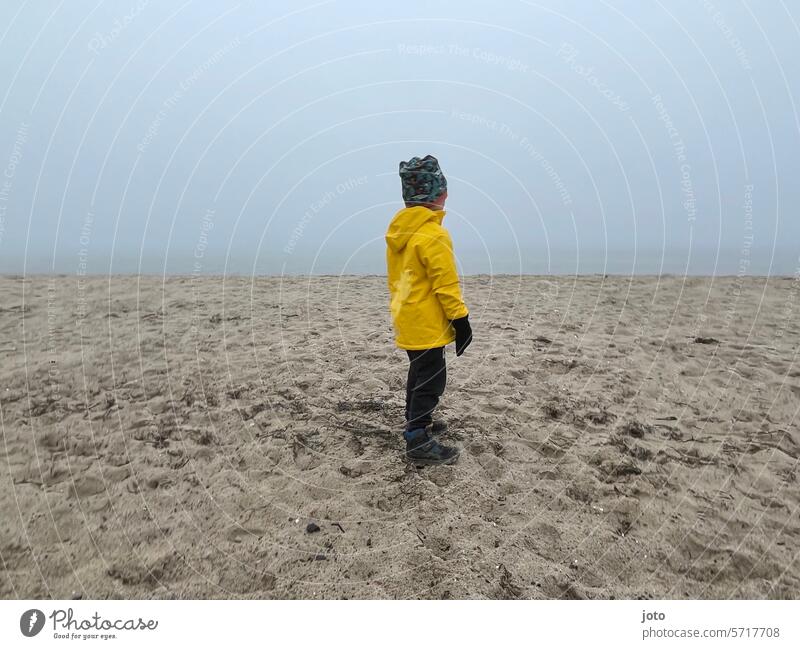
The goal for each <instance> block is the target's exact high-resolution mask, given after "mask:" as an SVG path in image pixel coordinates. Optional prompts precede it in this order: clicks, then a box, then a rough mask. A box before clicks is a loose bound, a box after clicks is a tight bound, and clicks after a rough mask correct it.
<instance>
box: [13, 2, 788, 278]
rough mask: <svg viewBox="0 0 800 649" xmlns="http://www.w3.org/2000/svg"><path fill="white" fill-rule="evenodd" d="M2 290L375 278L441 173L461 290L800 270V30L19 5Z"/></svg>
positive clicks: (257, 6) (748, 8) (708, 8)
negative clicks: (104, 282) (414, 206)
mask: <svg viewBox="0 0 800 649" xmlns="http://www.w3.org/2000/svg"><path fill="white" fill-rule="evenodd" d="M4 8H5V12H4V14H5V16H6V18H7V20H6V21H5V23H4V25H3V26H2V27H0V53H2V55H1V56H0V75H1V76H0V78H2V79H3V84H2V88H0V90H2V93H0V167H1V169H0V174H1V175H0V272H2V273H18V274H22V273H42V272H58V273H67V274H75V273H78V272H88V273H101V274H106V273H109V272H111V273H128V272H144V273H203V274H204V273H222V272H227V273H243V274H250V273H269V274H274V273H324V274H338V273H370V274H372V273H377V274H383V273H384V272H385V266H384V254H385V244H384V241H383V235H384V232H385V230H386V226H387V223H388V221H389V220H390V219H391V217H392V215H393V214H394V212H395V211H396V210H397V209H399V208H400V207H402V203H401V201H400V189H399V187H400V184H399V180H398V176H397V165H398V162H399V161H400V160H407V159H409V158H410V157H412V156H414V155H419V156H422V155H425V154H429V153H430V154H433V155H435V156H437V157H438V158H439V160H440V162H441V164H442V167H443V170H444V172H445V174H446V176H447V178H448V183H449V200H448V203H447V211H448V212H447V216H446V218H445V222H444V223H445V225H446V226H447V227H448V228H449V230H450V232H451V234H452V238H453V241H454V245H455V247H456V252H457V256H458V261H459V265H460V270H461V271H462V272H464V273H487V272H494V273H517V272H525V273H546V272H550V273H602V272H609V273H659V272H662V273H677V274H681V273H691V274H711V273H717V274H734V275H735V274H745V275H750V274H783V275H792V274H794V273H796V272H798V267H800V262H798V255H800V218H798V213H797V206H798V204H799V199H800V181H798V171H800V169H799V168H798V167H799V166H800V165H798V159H799V158H800V153H798V152H799V151H800V119H799V118H798V104H800V93H799V91H800V84H799V83H798V80H799V79H800V75H799V71H798V66H800V60H798V59H799V57H798V56H797V52H798V50H800V48H798V44H800V28H799V27H798V25H799V24H800V7H799V6H798V5H797V3H786V2H781V1H780V0H778V1H776V2H761V3H757V2H752V1H750V0H749V1H748V2H741V1H731V2H722V1H721V0H716V1H715V2H707V1H703V0H677V1H672V2H657V1H654V2H649V1H645V2H640V1H637V2H634V1H632V0H630V1H620V0H615V1H610V2H575V1H573V2H560V1H559V2H556V1H555V0H547V1H544V0H542V1H541V2H521V1H510V2H494V3H488V2H484V1H481V2H464V1H461V0H459V1H456V0H453V1H450V2H423V1H419V2H417V1H414V2H392V3H382V2H375V3H366V2H348V1H341V2H339V1H336V2H320V3H313V2H309V3H300V4H297V5H294V4H291V3H272V2H269V3H268V2H263V3H262V2H254V1H251V2H240V3H224V2H200V1H198V0H195V1H190V2H185V3H181V2H174V3H173V2H155V1H153V0H151V1H150V2H147V1H145V0H128V1H117V0H106V1H102V2H54V1H46V0H42V1H37V2H35V1H31V2H17V1H16V0H11V1H10V2H9V0H6V2H5V3H4Z"/></svg>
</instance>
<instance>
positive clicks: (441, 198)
mask: <svg viewBox="0 0 800 649" xmlns="http://www.w3.org/2000/svg"><path fill="white" fill-rule="evenodd" d="M446 200H447V190H445V191H444V192H443V193H442V195H441V196H439V197H438V198H437V199H436V200H435V201H433V203H432V205H435V206H436V208H437V209H440V210H441V209H443V208H444V202H445V201H446Z"/></svg>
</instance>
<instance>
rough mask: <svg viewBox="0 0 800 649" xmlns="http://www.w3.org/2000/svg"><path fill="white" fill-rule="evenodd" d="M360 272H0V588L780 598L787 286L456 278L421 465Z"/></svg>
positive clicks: (375, 295)
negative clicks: (458, 345)
mask: <svg viewBox="0 0 800 649" xmlns="http://www.w3.org/2000/svg"><path fill="white" fill-rule="evenodd" d="M385 282H386V280H385V278H383V277H377V276H371V277H341V278H339V277H311V278H308V277H298V278H278V277H274V278H272V277H257V278H249V277H226V278H222V277H170V278H166V279H163V278H161V277H158V276H145V277H137V276H119V277H117V276H114V277H111V278H108V277H96V278H95V277H93V278H85V277H81V278H79V277H75V276H71V277H70V276H59V277H47V276H39V277H31V278H26V279H23V278H20V277H0V426H1V427H2V434H3V443H2V446H0V486H1V487H2V489H0V558H2V564H0V596H1V597H3V598H70V597H73V596H75V597H77V596H81V597H83V598H171V597H177V598H240V597H241V598H504V599H506V598H534V599H536V598H571V599H578V598H628V599H635V598H644V599H649V598H723V599H724V598H759V599H761V598H796V597H798V596H799V595H800V558H798V549H797V548H798V547H800V519H798V506H799V505H800V483H798V478H797V473H798V458H799V457H800V431H799V430H798V423H797V414H798V405H799V404H800V398H799V397H800V368H799V367H798V364H797V352H798V340H799V338H798V336H799V335H800V324H798V312H799V311H800V282H798V281H797V280H796V279H794V278H769V279H766V278H750V277H744V278H736V277H729V278H715V279H713V280H712V279H711V278H684V277H662V278H660V279H659V278H655V277H636V278H628V277H603V276H587V277H577V278H573V277H560V278H555V277H532V276H528V277H513V276H503V277H487V276H476V277H467V278H465V280H464V295H465V299H466V302H467V304H468V305H469V306H470V309H471V316H470V318H471V320H472V322H473V328H474V331H475V342H474V343H473V345H472V346H471V347H470V348H469V350H468V351H467V353H466V354H465V355H464V356H462V357H460V358H456V357H455V354H454V353H453V352H452V350H448V352H447V359H448V388H447V392H446V393H445V396H444V399H443V402H442V405H441V408H440V415H441V416H443V417H444V418H445V419H446V420H447V422H448V425H449V431H448V432H447V433H446V434H445V435H444V437H443V439H445V440H447V441H449V442H453V443H456V444H457V445H459V446H460V447H461V448H462V454H461V458H460V461H459V463H458V464H457V465H455V466H450V467H436V468H426V469H419V470H417V469H415V468H412V467H409V466H408V465H407V464H406V463H405V462H404V461H403V459H402V456H401V451H402V449H403V444H402V439H401V433H400V431H401V430H402V426H403V423H404V422H403V399H404V392H403V386H404V381H405V372H406V370H407V361H406V358H405V354H404V353H403V352H401V351H399V350H397V349H395V348H394V345H393V338H392V331H391V325H390V321H389V314H388V309H387V290H386V285H385ZM310 523H313V524H314V525H316V526H318V527H319V530H318V531H313V532H309V531H308V529H307V528H308V525H309V524H310ZM310 529H312V530H313V529H314V528H313V526H312V527H311V528H310Z"/></svg>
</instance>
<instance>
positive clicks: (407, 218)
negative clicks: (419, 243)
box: [386, 205, 445, 252]
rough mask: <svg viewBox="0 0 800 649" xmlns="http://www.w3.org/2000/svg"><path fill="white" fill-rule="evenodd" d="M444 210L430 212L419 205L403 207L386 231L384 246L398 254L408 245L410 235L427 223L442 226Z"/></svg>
mask: <svg viewBox="0 0 800 649" xmlns="http://www.w3.org/2000/svg"><path fill="white" fill-rule="evenodd" d="M444 215H445V211H444V210H431V209H428V208H427V207H423V206H421V205H415V206H414V207H404V208H403V209H402V210H400V211H399V212H398V213H397V214H395V215H394V218H393V219H392V222H391V223H390V224H389V229H388V230H387V231H386V245H387V246H389V248H391V249H392V250H393V251H394V252H400V251H402V250H403V248H405V247H406V244H408V241H409V239H411V237H412V235H413V234H414V233H415V232H416V231H417V230H419V229H420V228H421V227H422V226H423V225H425V224H426V223H428V222H429V221H433V222H434V223H436V224H437V225H441V224H442V219H443V218H444Z"/></svg>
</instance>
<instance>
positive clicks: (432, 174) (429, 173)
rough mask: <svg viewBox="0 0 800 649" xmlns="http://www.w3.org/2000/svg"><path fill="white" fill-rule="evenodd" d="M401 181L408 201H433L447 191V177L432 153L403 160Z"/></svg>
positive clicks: (405, 198)
mask: <svg viewBox="0 0 800 649" xmlns="http://www.w3.org/2000/svg"><path fill="white" fill-rule="evenodd" d="M400 182H401V183H402V185H403V200H404V201H405V202H406V203H432V202H433V201H435V200H436V199H437V198H439V196H441V195H442V194H444V193H445V192H446V191H447V178H445V177H444V174H443V173H442V170H441V168H440V167H439V161H438V160H437V159H436V158H434V157H433V156H432V155H426V156H425V157H424V158H417V157H414V158H411V160H409V161H408V162H401V163H400Z"/></svg>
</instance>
